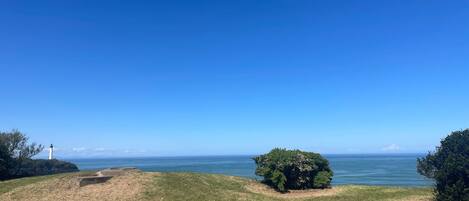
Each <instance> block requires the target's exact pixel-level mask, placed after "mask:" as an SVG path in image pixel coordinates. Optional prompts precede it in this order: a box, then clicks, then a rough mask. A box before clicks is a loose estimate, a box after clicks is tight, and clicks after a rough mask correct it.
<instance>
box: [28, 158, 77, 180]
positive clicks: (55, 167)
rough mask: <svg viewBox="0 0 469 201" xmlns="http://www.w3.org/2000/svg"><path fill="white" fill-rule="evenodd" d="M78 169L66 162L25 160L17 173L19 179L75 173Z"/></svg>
mask: <svg viewBox="0 0 469 201" xmlns="http://www.w3.org/2000/svg"><path fill="white" fill-rule="evenodd" d="M76 171H78V167H77V166H76V165H75V164H73V163H69V162H66V161H60V160H56V159H53V160H43V159H35V160H26V161H25V162H24V164H23V166H22V168H21V170H20V172H19V175H20V176H21V177H27V176H38V175H48V174H57V173H65V172H76Z"/></svg>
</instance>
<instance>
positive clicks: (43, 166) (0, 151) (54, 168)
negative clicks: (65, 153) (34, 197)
mask: <svg viewBox="0 0 469 201" xmlns="http://www.w3.org/2000/svg"><path fill="white" fill-rule="evenodd" d="M43 149H44V147H43V146H42V145H38V144H36V143H31V144H29V143H28V137H26V135H24V134H23V133H21V132H19V131H18V130H12V131H10V132H0V180H5V179H12V178H18V177H25V176H34V175H44V174H51V173H59V172H69V171H77V170H78V168H77V167H76V166H75V165H74V164H71V163H67V162H62V161H57V160H51V161H44V160H33V159H31V158H32V157H33V156H35V155H36V154H38V153H40V152H41V151H42V150H43Z"/></svg>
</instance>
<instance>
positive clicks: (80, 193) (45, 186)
mask: <svg viewBox="0 0 469 201" xmlns="http://www.w3.org/2000/svg"><path fill="white" fill-rule="evenodd" d="M147 182H149V179H148V177H145V173H142V172H127V173H126V174H124V175H121V176H116V177H113V178H111V179H110V180H109V181H107V182H106V183H101V184H93V185H88V186H84V187H79V185H78V174H75V175H66V176H63V177H59V178H54V179H50V180H46V181H42V182H38V183H35V184H31V185H26V186H23V187H19V188H16V189H14V190H13V191H11V192H8V193H5V194H3V195H2V197H1V198H0V200H1V201H11V200H24V201H46V200H47V201H49V200H69V201H82V200H89V201H98V200H99V201H101V200H102V201H106V200H119V201H131V200H139V198H140V197H139V196H140V194H141V192H143V190H144V185H145V184H146V183H147Z"/></svg>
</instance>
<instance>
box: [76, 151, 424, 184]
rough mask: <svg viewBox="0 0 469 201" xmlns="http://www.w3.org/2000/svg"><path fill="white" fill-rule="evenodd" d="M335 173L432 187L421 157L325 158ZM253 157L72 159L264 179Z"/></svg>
mask: <svg viewBox="0 0 469 201" xmlns="http://www.w3.org/2000/svg"><path fill="white" fill-rule="evenodd" d="M324 156H325V157H326V158H327V159H328V160H329V162H330V165H331V168H332V170H333V171H334V177H333V180H332V183H333V185H341V184H362V185H388V186H430V185H432V184H433V183H432V181H431V180H428V179H426V178H424V177H423V176H421V175H419V174H418V173H417V170H416V165H417V164H416V160H417V158H418V157H421V156H423V155H419V154H393V155H381V154H376V155H373V154H356V155H349V154H343V155H342V154H340V155H339V154H336V155H324ZM252 157H253V156H188V157H145V158H143V157H142V158H100V159H68V160H67V161H70V162H73V163H75V164H76V165H77V166H78V168H79V169H80V170H96V169H102V168H109V167H128V166H131V167H137V168H139V169H141V170H143V171H158V172H202V173H214V174H224V175H232V176H241V177H248V178H254V179H260V178H259V177H257V176H256V175H255V174H254V170H255V164H254V161H253V160H252Z"/></svg>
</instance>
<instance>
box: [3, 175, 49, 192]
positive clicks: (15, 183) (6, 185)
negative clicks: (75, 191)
mask: <svg viewBox="0 0 469 201" xmlns="http://www.w3.org/2000/svg"><path fill="white" fill-rule="evenodd" d="M57 176H58V175H47V176H37V177H25V178H20V179H12V180H7V181H1V182H0V195H1V194H3V193H6V192H8V191H11V190H13V189H15V188H18V187H21V186H26V185H28V184H34V183H37V182H40V181H44V180H46V179H50V178H54V177H57Z"/></svg>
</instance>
